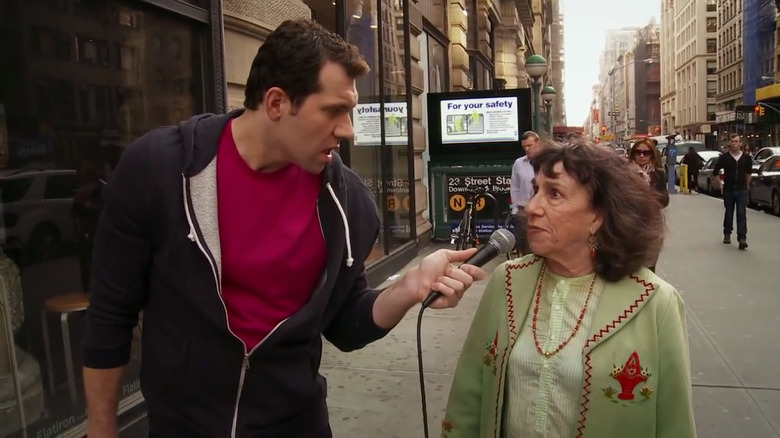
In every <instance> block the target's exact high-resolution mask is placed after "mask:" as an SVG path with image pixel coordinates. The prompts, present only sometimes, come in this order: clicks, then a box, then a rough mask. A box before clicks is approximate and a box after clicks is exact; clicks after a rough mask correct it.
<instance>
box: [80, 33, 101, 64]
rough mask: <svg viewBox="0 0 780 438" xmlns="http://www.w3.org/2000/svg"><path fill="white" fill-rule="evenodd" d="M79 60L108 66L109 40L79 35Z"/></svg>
mask: <svg viewBox="0 0 780 438" xmlns="http://www.w3.org/2000/svg"><path fill="white" fill-rule="evenodd" d="M76 49H77V50H78V52H77V56H78V61H79V62H83V63H85V64H95V65H100V66H103V67H108V42H106V41H105V40H97V39H94V38H90V37H84V36H77V37H76Z"/></svg>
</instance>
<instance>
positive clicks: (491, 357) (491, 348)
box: [482, 331, 498, 374]
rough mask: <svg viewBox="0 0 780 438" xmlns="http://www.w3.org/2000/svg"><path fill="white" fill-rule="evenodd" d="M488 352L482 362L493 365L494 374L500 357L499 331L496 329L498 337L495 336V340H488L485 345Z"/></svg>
mask: <svg viewBox="0 0 780 438" xmlns="http://www.w3.org/2000/svg"><path fill="white" fill-rule="evenodd" d="M485 348H486V350H487V353H485V355H484V356H482V363H484V364H485V365H487V366H489V367H491V366H492V367H493V374H495V373H496V360H497V359H498V331H496V337H495V338H493V342H488V343H487V346H486V347H485Z"/></svg>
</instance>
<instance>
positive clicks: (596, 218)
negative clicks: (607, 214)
mask: <svg viewBox="0 0 780 438" xmlns="http://www.w3.org/2000/svg"><path fill="white" fill-rule="evenodd" d="M603 224H604V217H603V216H602V215H601V213H593V221H592V222H591V225H590V234H591V235H594V234H596V233H597V232H598V231H599V229H601V225H603Z"/></svg>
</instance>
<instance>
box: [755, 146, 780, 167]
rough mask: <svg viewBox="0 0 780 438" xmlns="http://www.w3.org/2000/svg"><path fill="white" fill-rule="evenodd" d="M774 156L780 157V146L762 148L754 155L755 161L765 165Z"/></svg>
mask: <svg viewBox="0 0 780 438" xmlns="http://www.w3.org/2000/svg"><path fill="white" fill-rule="evenodd" d="M772 155H780V146H774V147H767V148H761V149H759V150H758V152H756V153H755V154H754V155H753V161H755V162H756V163H758V164H759V165H761V164H763V163H764V161H766V160H767V159H768V158H769V157H771V156H772Z"/></svg>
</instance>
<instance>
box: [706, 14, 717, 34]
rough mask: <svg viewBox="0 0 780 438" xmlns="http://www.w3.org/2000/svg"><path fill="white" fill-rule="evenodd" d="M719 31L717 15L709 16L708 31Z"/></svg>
mask: <svg viewBox="0 0 780 438" xmlns="http://www.w3.org/2000/svg"><path fill="white" fill-rule="evenodd" d="M717 31H718V20H717V18H715V17H707V32H717Z"/></svg>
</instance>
